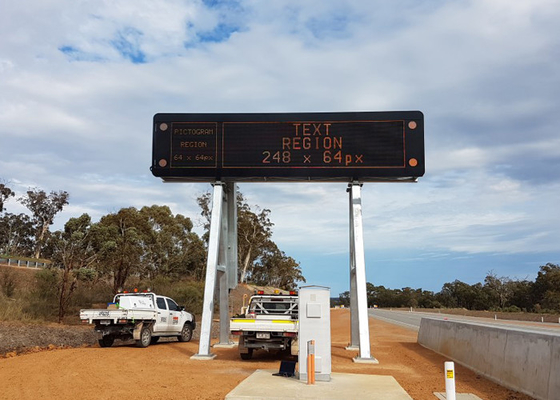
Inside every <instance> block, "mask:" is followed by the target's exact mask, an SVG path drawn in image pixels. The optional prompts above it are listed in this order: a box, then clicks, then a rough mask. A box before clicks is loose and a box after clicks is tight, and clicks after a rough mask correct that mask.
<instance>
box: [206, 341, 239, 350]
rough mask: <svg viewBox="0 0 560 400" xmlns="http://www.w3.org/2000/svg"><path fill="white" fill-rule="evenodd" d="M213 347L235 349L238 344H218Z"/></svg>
mask: <svg viewBox="0 0 560 400" xmlns="http://www.w3.org/2000/svg"><path fill="white" fill-rule="evenodd" d="M212 347H213V348H215V349H233V348H234V347H237V343H233V342H232V343H216V344H213V345H212Z"/></svg>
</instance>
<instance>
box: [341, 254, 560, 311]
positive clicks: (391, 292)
mask: <svg viewBox="0 0 560 400" xmlns="http://www.w3.org/2000/svg"><path fill="white" fill-rule="evenodd" d="M367 299H368V305H369V306H370V307H373V306H374V305H377V306H379V307H395V308H398V307H407V308H408V307H414V308H465V309H467V310H490V311H506V312H508V311H509V312H517V311H525V312H551V313H555V312H556V313H558V312H560V266H559V265H556V264H552V263H547V264H546V265H543V266H541V267H540V268H539V271H538V273H537V277H536V278H535V280H534V281H531V280H528V279H523V280H519V279H510V278H508V277H498V276H497V275H496V274H495V273H493V272H489V273H488V274H487V275H486V277H485V278H484V283H481V282H479V283H475V284H473V285H469V284H468V283H465V282H461V281H460V280H455V281H453V282H449V283H445V284H444V285H443V287H442V289H441V291H439V292H437V293H436V292H432V291H428V290H422V289H413V288H410V287H405V288H402V289H388V288H386V287H385V286H375V285H373V284H372V283H369V282H368V283H367ZM339 304H344V305H346V306H348V305H349V304H350V293H349V292H344V293H341V294H340V296H339Z"/></svg>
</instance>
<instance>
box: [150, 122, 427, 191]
mask: <svg viewBox="0 0 560 400" xmlns="http://www.w3.org/2000/svg"><path fill="white" fill-rule="evenodd" d="M151 170H152V173H153V174H154V175H155V176H157V177H161V178H162V179H164V180H169V181H183V182H189V181H193V182H194V181H209V182H213V181H228V180H229V181H279V180H296V181H298V180H299V181H302V180H305V181H308V180H318V181H349V182H350V181H403V180H404V181H406V180H415V179H416V178H418V177H420V176H422V175H424V116H423V114H422V113H421V112H419V111H402V112H396V111H394V112H346V113H287V114H156V115H155V116H154V125H153V157H152V166H151Z"/></svg>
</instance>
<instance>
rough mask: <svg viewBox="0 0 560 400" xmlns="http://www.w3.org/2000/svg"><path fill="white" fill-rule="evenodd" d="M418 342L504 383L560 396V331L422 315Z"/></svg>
mask: <svg viewBox="0 0 560 400" xmlns="http://www.w3.org/2000/svg"><path fill="white" fill-rule="evenodd" d="M418 343H419V344H420V345H422V346H424V347H426V348H428V349H431V350H433V351H435V352H437V353H439V354H441V355H443V356H445V357H448V358H450V359H452V360H454V361H456V362H458V363H459V364H462V365H464V366H466V367H467V368H469V369H472V370H473V371H475V372H476V373H478V374H480V375H483V376H485V377H487V378H489V379H491V380H493V381H495V382H497V383H499V384H500V385H502V386H505V387H507V388H510V389H513V390H516V391H519V392H522V393H525V394H527V395H529V396H532V397H534V398H536V399H539V400H541V399H542V400H554V399H555V400H560V335H553V334H550V335H548V334H544V333H534V332H524V331H521V330H513V329H505V328H500V327H491V326H485V325H479V324H472V323H463V322H456V321H446V320H443V321H442V320H435V319H429V318H422V321H421V322H420V330H419V332H418Z"/></svg>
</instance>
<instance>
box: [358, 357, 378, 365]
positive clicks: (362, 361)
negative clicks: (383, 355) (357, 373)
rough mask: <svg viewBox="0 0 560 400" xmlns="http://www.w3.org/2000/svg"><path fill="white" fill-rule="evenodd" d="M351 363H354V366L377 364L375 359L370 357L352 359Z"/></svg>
mask: <svg viewBox="0 0 560 400" xmlns="http://www.w3.org/2000/svg"><path fill="white" fill-rule="evenodd" d="M352 361H353V362H355V363H356V364H379V361H377V358H374V357H370V358H365V357H354V358H353V359H352Z"/></svg>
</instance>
